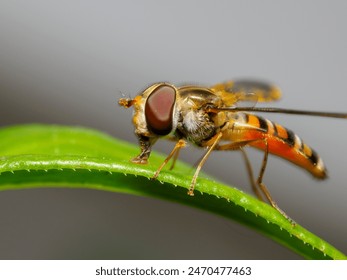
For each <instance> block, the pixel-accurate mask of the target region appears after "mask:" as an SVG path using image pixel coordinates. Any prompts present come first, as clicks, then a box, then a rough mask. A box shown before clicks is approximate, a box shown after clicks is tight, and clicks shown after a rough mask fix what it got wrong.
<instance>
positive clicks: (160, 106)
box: [145, 85, 176, 135]
mask: <svg viewBox="0 0 347 280" xmlns="http://www.w3.org/2000/svg"><path fill="white" fill-rule="evenodd" d="M175 100H176V92H175V89H174V88H173V87H170V86H167V85H163V86H161V87H158V88H156V89H155V90H154V91H153V92H152V93H151V94H150V95H149V96H148V98H147V101H146V106H145V116H146V121H147V126H148V129H149V130H151V131H152V132H154V133H155V134H158V135H167V134H169V133H170V131H171V130H172V113H173V109H174V104H175Z"/></svg>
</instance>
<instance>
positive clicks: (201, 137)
mask: <svg viewBox="0 0 347 280" xmlns="http://www.w3.org/2000/svg"><path fill="white" fill-rule="evenodd" d="M280 96H281V92H280V90H279V88H277V87H276V86H273V85H271V84H268V83H264V82H259V81H253V80H236V81H227V82H225V83H221V84H216V85H214V86H211V87H202V86H195V85H184V86H181V87H175V86H174V85H172V84H169V83H155V84H153V85H151V86H150V87H148V88H147V89H145V90H144V91H143V92H142V93H141V94H139V95H137V96H136V97H135V98H134V99H130V98H121V99H120V100H119V104H120V105H121V106H123V107H125V108H129V107H131V106H134V115H133V124H134V126H135V134H136V135H137V137H138V140H139V145H140V149H141V152H140V154H139V155H138V156H137V157H135V158H134V159H133V160H132V161H133V162H134V163H137V164H146V163H147V161H148V158H149V156H150V154H151V149H152V146H153V145H154V144H155V142H156V141H157V140H158V139H159V138H162V137H165V138H168V139H170V140H174V141H176V145H175V147H174V148H173V150H172V151H171V152H170V154H169V155H168V156H167V158H166V159H165V160H164V162H163V163H162V164H161V166H159V168H158V169H157V171H156V172H155V174H154V176H153V179H155V178H157V177H158V175H159V173H160V171H161V170H162V169H163V167H164V166H165V165H166V164H167V163H168V162H169V160H170V159H171V158H172V157H173V158H174V162H175V160H176V158H177V156H178V153H179V150H180V149H181V148H183V147H185V145H186V142H187V141H189V142H191V143H193V144H195V145H196V146H198V147H202V148H206V152H205V154H204V155H203V157H202V158H201V160H200V162H199V163H198V165H197V168H196V171H195V173H194V175H193V178H192V181H191V184H190V188H189V190H188V195H191V196H193V195H194V187H195V185H196V181H197V178H198V175H199V172H200V170H201V168H202V167H203V165H204V163H205V162H206V160H207V158H208V157H209V155H210V154H211V152H212V151H213V150H225V151H226V150H228V151H229V150H230V151H233V150H240V151H241V152H242V155H243V157H244V159H245V163H246V167H247V171H248V175H249V178H250V182H251V186H252V189H253V191H254V192H255V194H256V195H257V197H258V198H259V199H261V200H263V197H262V195H263V196H264V197H265V198H266V199H267V201H268V202H269V203H270V204H271V205H272V206H273V207H274V208H275V209H277V210H278V211H279V212H280V213H281V214H282V215H283V216H284V217H285V218H287V219H288V220H289V221H291V222H292V223H293V221H292V220H291V219H290V218H289V217H288V215H287V214H286V213H285V212H284V211H283V210H281V209H280V208H279V207H278V206H277V204H276V202H275V201H274V199H273V198H272V197H271V195H270V192H269V191H268V189H267V187H266V185H265V184H264V183H263V175H264V172H265V169H266V165H267V160H268V154H269V153H270V154H274V155H276V156H279V157H281V158H284V159H286V160H288V161H290V162H292V163H294V164H296V165H297V166H299V167H301V168H303V169H305V170H307V171H308V172H309V173H311V174H312V175H313V176H314V177H316V178H318V179H324V178H326V168H325V166H324V163H323V161H322V159H321V158H320V156H319V155H318V154H317V153H316V152H315V151H314V150H313V149H312V148H311V147H309V146H308V145H307V144H305V142H304V141H303V140H301V138H300V137H299V136H297V135H296V134H295V133H294V132H292V131H291V130H289V129H287V128H285V127H283V126H281V125H279V124H277V123H275V122H272V121H270V120H268V119H265V118H263V117H260V116H256V115H254V114H251V113H249V112H266V113H269V112H271V113H285V114H299V115H311V116H322V117H333V118H347V114H341V113H327V112H312V111H301V110H291V109H281V108H268V107H263V108H260V107H254V106H250V107H240V106H237V104H238V102H241V101H246V102H254V103H256V102H269V101H274V100H277V99H279V98H280ZM246 146H250V147H254V148H257V149H260V150H262V151H263V152H264V158H263V161H262V165H261V168H260V171H259V175H258V177H257V179H255V177H254V175H253V171H252V167H251V163H250V161H249V159H248V157H247V154H246V152H245V150H244V147H246ZM174 162H173V164H174Z"/></svg>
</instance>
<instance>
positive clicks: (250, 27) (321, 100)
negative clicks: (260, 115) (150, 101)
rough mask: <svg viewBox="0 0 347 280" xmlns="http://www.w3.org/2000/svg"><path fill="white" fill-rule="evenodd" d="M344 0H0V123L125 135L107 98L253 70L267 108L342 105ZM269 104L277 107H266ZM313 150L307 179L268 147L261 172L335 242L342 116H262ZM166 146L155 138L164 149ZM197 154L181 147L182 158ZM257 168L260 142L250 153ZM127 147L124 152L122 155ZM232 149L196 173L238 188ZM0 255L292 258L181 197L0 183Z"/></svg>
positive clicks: (124, 119)
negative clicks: (320, 169)
mask: <svg viewBox="0 0 347 280" xmlns="http://www.w3.org/2000/svg"><path fill="white" fill-rule="evenodd" d="M346 13H347V4H346V2H345V1H324V2H323V1H296V2H295V3H294V1H177V0H176V1H106V0H103V1H71V0H70V1H38V0H35V1H4V0H1V1H0V97H1V98H0V125H1V126H5V125H12V124H18V123H34V122H39V123H57V124H68V125H82V126H87V127H92V128H96V129H99V130H102V131H104V132H107V133H109V134H111V135H113V136H115V137H118V138H121V139H124V140H127V141H129V142H133V143H136V139H135V137H134V135H133V127H132V125H131V111H130V110H128V111H126V110H122V109H121V108H119V107H118V106H117V104H116V101H117V99H118V98H119V97H120V96H121V94H122V93H123V94H125V95H132V96H134V95H135V94H136V93H138V92H139V91H140V90H142V89H143V88H144V87H146V86H147V85H149V84H151V83H153V82H157V81H170V82H172V83H175V84H180V83H183V82H196V83H199V84H206V85H209V84H213V83H216V82H220V81H224V80H227V79H232V78H238V77H257V78H260V79H265V80H268V81H273V82H275V83H277V84H278V85H279V86H280V87H281V88H282V90H283V95H284V98H283V101H281V103H279V105H278V106H280V107H286V108H296V109H311V110H327V111H329V110H330V111H347V110H346V105H345V104H346V99H347V97H346V94H347V92H346V80H347V54H346V50H347V40H346V26H347V16H346ZM276 105H277V104H276ZM267 117H269V118H270V119H272V120H274V121H277V122H280V123H281V124H283V125H285V126H286V127H289V128H291V129H292V130H294V131H295V132H296V133H298V134H299V135H300V136H301V137H302V138H303V139H304V140H306V142H307V143H309V144H310V145H311V146H313V147H314V148H316V150H317V151H318V152H319V153H320V154H321V156H322V157H323V158H324V160H325V163H326V165H327V166H328V168H329V171H330V173H329V174H330V178H329V179H328V180H327V181H323V182H319V181H317V180H314V179H312V178H311V176H310V175H308V174H307V173H306V172H305V171H302V170H300V169H298V168H297V167H295V166H293V165H291V164H288V163H287V162H285V161H283V160H281V159H278V158H274V157H271V158H270V161H269V166H268V169H267V173H266V176H265V182H266V183H267V185H268V187H269V189H270V190H271V192H272V195H273V196H274V197H275V199H276V200H277V202H278V204H279V205H280V206H281V207H282V208H283V209H284V210H285V211H286V212H287V213H288V214H289V215H290V216H291V217H293V218H294V219H295V220H296V221H297V222H299V223H301V224H302V225H303V226H305V227H306V228H308V229H309V230H311V231H312V232H314V233H316V234H317V235H319V236H321V237H323V238H324V239H326V240H327V241H329V242H331V243H332V244H333V245H335V246H336V247H337V248H339V249H340V250H342V251H344V252H347V243H346V241H345V240H346V239H345V237H346V235H347V226H346V223H345V222H344V221H345V213H346V212H347V203H346V198H347V188H346V183H345V182H346V179H347V174H346V163H347V160H346V158H347V157H346V156H347V152H346V150H345V143H346V136H347V135H346V127H347V123H346V121H344V120H336V119H322V118H314V117H302V116H283V115H282V116H280V115H271V116H269V115H268V116H267ZM171 147H172V143H169V144H167V143H164V142H162V143H158V144H157V145H156V149H157V150H159V151H163V152H166V151H168V150H169V149H170V148H171ZM200 154H201V151H199V150H197V149H195V148H192V147H190V148H189V149H186V150H185V151H184V152H182V156H181V158H182V159H183V160H185V161H188V162H191V163H194V162H195V161H196V160H197V159H198V158H199V156H200ZM250 154H251V158H252V161H253V162H254V163H255V165H256V166H259V163H260V161H261V157H262V155H261V153H259V152H258V151H254V152H251V153H250ZM131 156H134V155H129V158H130V157H131ZM241 159H242V158H241V155H240V154H239V153H216V154H214V155H213V156H211V158H210V159H209V161H208V162H207V164H206V167H205V171H206V172H208V173H209V174H212V175H213V176H215V177H217V178H219V179H220V180H222V181H224V182H226V183H228V184H232V185H235V186H239V187H240V188H242V189H243V190H244V191H250V188H249V187H248V180H247V176H246V172H245V168H244V164H243V162H242V160H241ZM0 258H5V259H7V258H11V259H12V258H19V259H22V258H40V259H46V258H61V259H72V258H81V259H84V258H92V259H99V258H103V259H107V258H119V259H132V258H140V259H142V258H144V259H147V258H159V259H160V258H175V259H181V258H184V259H187V258H207V259H209V258H211V259H214V258H219V259H225V258H226V259H296V258H300V257H298V256H297V255H295V254H294V253H292V252H290V251H288V250H287V249H286V248H283V247H281V246H280V245H278V244H276V243H274V242H273V241H271V240H268V239H267V238H265V237H263V236H261V235H259V234H257V233H255V232H253V231H251V230H249V229H247V228H244V227H242V226H240V225H238V224H235V223H233V222H230V221H228V220H225V219H223V218H221V217H218V216H214V215H211V214H209V213H204V212H202V211H199V210H196V209H193V208H189V207H186V206H181V205H176V204H172V203H169V202H165V201H159V200H154V199H148V198H141V197H134V196H127V195H122V194H116V193H108V192H101V191H93V190H71V189H41V190H24V191H6V192H1V193H0Z"/></svg>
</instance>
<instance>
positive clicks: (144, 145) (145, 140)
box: [131, 135, 157, 164]
mask: <svg viewBox="0 0 347 280" xmlns="http://www.w3.org/2000/svg"><path fill="white" fill-rule="evenodd" d="M137 137H138V138H139V144H140V149H141V153H140V154H139V155H138V156H137V157H135V158H133V159H132V160H131V161H132V162H133V163H136V164H147V163H148V158H149V156H150V154H151V151H152V146H153V145H154V143H155V142H156V141H157V138H149V137H146V136H142V135H137Z"/></svg>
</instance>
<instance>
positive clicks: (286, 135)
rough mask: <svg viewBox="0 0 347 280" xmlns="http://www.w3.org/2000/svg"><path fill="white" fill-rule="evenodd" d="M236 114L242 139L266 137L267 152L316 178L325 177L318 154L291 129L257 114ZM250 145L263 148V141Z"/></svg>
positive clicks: (323, 167) (322, 164)
mask: <svg viewBox="0 0 347 280" xmlns="http://www.w3.org/2000/svg"><path fill="white" fill-rule="evenodd" d="M238 115H239V120H237V124H236V127H237V126H238V123H240V126H241V127H242V128H241V135H242V136H241V137H242V139H243V140H253V139H266V140H267V143H268V149H269V153H271V154H274V155H277V156H279V157H281V158H284V159H286V160H289V161H291V162H292V163H294V164H296V165H298V166H300V167H302V168H304V169H306V170H307V171H309V172H310V173H311V174H312V175H313V176H315V177H317V178H320V179H324V178H325V177H326V169H325V166H324V163H323V161H322V159H321V158H320V156H319V155H318V154H317V153H316V152H315V151H314V150H313V149H312V148H310V147H309V146H308V145H306V144H305V143H304V142H303V141H302V140H301V139H300V138H299V136H297V135H296V134H295V133H294V132H293V131H291V130H289V129H287V128H285V127H283V126H281V125H279V124H277V123H274V122H272V121H270V120H267V119H264V118H262V117H259V116H255V115H251V114H246V113H241V114H238ZM241 119H242V121H241ZM239 121H240V122H239ZM250 146H253V147H256V148H259V149H262V150H265V143H264V141H256V142H253V143H250Z"/></svg>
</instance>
